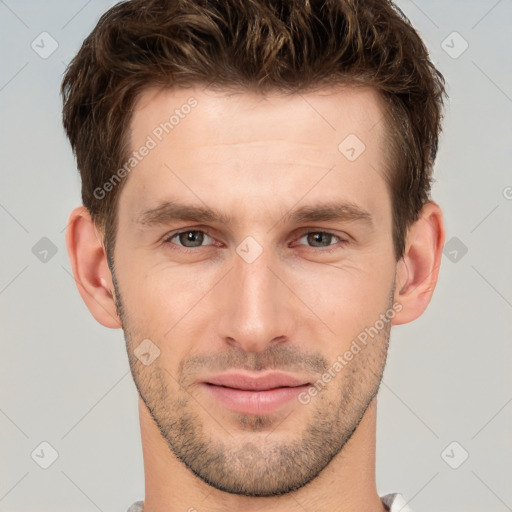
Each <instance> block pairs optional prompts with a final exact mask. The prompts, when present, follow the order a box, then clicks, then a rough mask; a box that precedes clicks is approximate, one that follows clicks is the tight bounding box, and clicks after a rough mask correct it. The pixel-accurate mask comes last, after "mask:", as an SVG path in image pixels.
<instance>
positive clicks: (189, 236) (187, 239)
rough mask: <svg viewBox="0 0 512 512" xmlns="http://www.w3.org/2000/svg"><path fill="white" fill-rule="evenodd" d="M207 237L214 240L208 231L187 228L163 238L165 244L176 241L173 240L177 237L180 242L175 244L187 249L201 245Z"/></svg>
mask: <svg viewBox="0 0 512 512" xmlns="http://www.w3.org/2000/svg"><path fill="white" fill-rule="evenodd" d="M205 237H207V238H210V239H211V240H213V239H212V238H211V237H210V236H209V235H208V234H207V233H205V232H204V231H201V230H197V229H187V230H184V231H179V232H178V233H173V234H171V235H169V236H167V237H165V238H164V239H163V243H164V244H170V243H174V242H172V240H173V239H174V238H177V239H178V241H179V243H177V244H175V245H178V246H180V247H184V248H185V249H193V248H194V247H201V246H202V243H203V241H204V240H205Z"/></svg>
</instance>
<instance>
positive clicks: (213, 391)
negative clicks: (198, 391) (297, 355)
mask: <svg viewBox="0 0 512 512" xmlns="http://www.w3.org/2000/svg"><path fill="white" fill-rule="evenodd" d="M201 384H202V386H203V388H204V389H205V390H206V392H207V393H208V394H209V396H211V397H213V398H214V400H215V401H216V402H217V403H220V404H221V405H222V406H224V407H226V408H227V409H229V410H231V411H233V412H237V413H241V414H259V415H262V414H271V413H272V412H275V411H277V410H278V409H280V408H282V407H284V406H285V405H286V404H288V403H290V402H291V401H292V400H293V399H294V398H296V397H297V396H298V395H299V394H300V393H301V392H303V391H305V390H306V389H307V388H308V387H309V386H310V385H311V384H310V383H309V382H305V381H304V380H303V379H299V378H297V377H293V376H291V375H286V374H283V373H271V374H265V375H264V376H258V377H255V376H252V375H248V374H240V373H236V374H234V373H231V374H224V375H219V376H215V377H211V378H209V379H208V380H207V381H204V382H202V383H201Z"/></svg>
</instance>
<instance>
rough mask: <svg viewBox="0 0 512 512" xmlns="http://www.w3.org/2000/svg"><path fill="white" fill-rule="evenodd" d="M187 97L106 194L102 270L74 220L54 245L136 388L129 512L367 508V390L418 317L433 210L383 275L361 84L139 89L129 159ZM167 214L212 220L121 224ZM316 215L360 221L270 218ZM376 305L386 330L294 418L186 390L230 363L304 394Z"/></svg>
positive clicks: (426, 289) (378, 123)
mask: <svg viewBox="0 0 512 512" xmlns="http://www.w3.org/2000/svg"><path fill="white" fill-rule="evenodd" d="M190 96H193V97H194V98H196V99H197V101H198V105H197V107H195V108H194V109H192V110H191V112H190V114H188V115H187V116H185V118H184V119H181V120H180V122H179V124H178V125H176V126H175V127H174V129H173V130H172V133H170V134H168V135H166V136H164V138H163V140H162V141H161V142H160V143H159V144H158V145H157V146H156V147H155V148H154V149H152V150H151V151H150V152H149V154H148V155H147V156H146V157H145V158H144V159H143V160H142V161H140V162H139V163H138V164H137V166H136V168H134V169H133V171H132V172H131V173H130V174H129V176H128V178H127V182H126V184H125V186H124V188H123V189H122V191H121V195H120V197H119V204H118V218H119V224H118V235H117V243H116V247H115V252H114V255H113V256H114V264H115V275H114V276H113V275H112V273H111V271H110V269H109V267H108V265H107V260H106V255H105V251H104V248H103V244H102V238H101V233H98V232H97V230H96V229H95V226H94V225H93V223H92V221H91V218H90V216H89V214H88V212H87V210H86V209H85V208H83V207H79V208H76V209H75V210H74V211H73V212H72V214H71V216H70V219H69V227H68V231H67V235H66V237H67V238H66V241H67V246H68V251H69V255H70V259H71V264H72V269H73V273H74V276H75V279H76V282H77V284H78V289H79V291H80V293H81V295H82V297H83V300H84V301H85V303H86V304H87V306H88V308H89V310H90V311H91V313H92V314H93V316H94V317H95V318H96V320H97V321H98V322H100V323H101V324H102V325H104V326H107V327H110V328H121V327H122V328H123V330H124V334H125V339H126V345H127V350H128V355H129V361H130V367H131V370H132V375H133V378H134V381H135V384H136V386H137V388H138V391H139V394H140V398H139V413H140V425H141V434H142V444H143V453H144V468H145V485H146V489H145V490H146V495H145V504H144V510H145V512H163V511H166V512H168V511H175V510H176V511H178V510H190V509H191V507H193V509H195V510H197V511H202V510H208V511H212V512H213V511H225V510H245V511H250V512H253V511H268V510H272V511H275V512H291V511H300V510H311V511H313V510H337V511H343V512H349V511H356V510H357V511H359V512H360V511H379V510H381V511H382V510H385V508H384V506H383V504H382V503H381V501H380V498H379V495H378V493H377V489H376V483H375V437H376V410H377V397H376V393H377V391H378V387H379V384H380V381H381V377H382V372H383V369H384V365H385V361H386V355H387V348H388V342H389V334H390V329H391V325H398V324H403V323H407V322H410V321H412V320H414V319H415V318H417V317H419V316H420V315H421V314H422V313H423V311H424V310H425V308H426V307H427V305H428V303H429V301H430V299H431V296H432V293H433V291H434V288H435V285H436V282H437V277H438V270H439V265H440V260H441V251H442V246H443V243H444V227H443V220H442V213H441V210H440V208H439V206H438V205H437V204H436V203H434V202H430V203H428V204H426V205H425V207H424V208H423V210H422V211H421V214H420V218H419V220H418V221H417V222H416V223H415V224H413V225H412V226H411V228H410V229H409V231H408V235H407V241H406V250H405V254H404V256H403V258H402V259H401V260H400V261H399V262H396V260H395V258H394V254H393V242H392V231H391V227H392V214H391V198H390V195H389V191H388V189H387V187H386V183H385V180H384V162H385V155H386V154H385V149H386V146H385V143H384V125H383V122H382V119H383V111H382V105H381V103H380V99H379V97H378V95H377V93H376V92H375V91H374V90H372V89H369V88H364V89H357V90H355V89H350V88H337V89H330V90H324V91H322V92H315V93H308V94H303V95H293V96H283V95H279V94H276V93H273V94H269V95H267V96H266V97H262V96H260V95H257V94H255V93H250V92H247V91H246V92H243V93H237V94H232V93H229V94H228V93H227V92H214V91H212V90H208V89H201V88H191V89H187V90H172V91H170V90H167V91H158V90H156V89H148V90H146V91H145V92H144V93H143V94H142V95H141V96H140V97H139V99H138V102H137V105H136V109H135V111H134V114H133V117H132V120H131V123H130V128H131V140H130V142H131V149H133V150H135V149H136V148H139V147H140V146H141V145H142V144H144V142H145V140H146V138H147V136H148V135H149V134H151V133H152V131H153V130H154V128H155V127H156V126H158V125H159V124H160V123H161V122H162V121H164V120H166V119H167V118H168V117H169V113H172V111H174V109H176V108H180V106H181V105H183V104H184V103H186V101H187V99H188V98H189V97H190ZM351 133H352V134H356V135H357V137H358V138H359V139H360V140H362V141H363V142H364V144H365V145H366V148H365V150H364V152H363V153H362V154H361V155H360V156H359V157H358V158H357V159H356V160H354V161H349V160H348V159H347V158H346V157H345V156H344V155H343V154H342V153H341V152H340V151H339V150H338V144H339V143H340V142H341V141H342V140H343V139H344V138H345V137H346V136H347V135H348V134H351ZM171 200H173V201H180V202H183V203H186V204H188V205H195V206H208V207H211V208H215V209H218V210H220V211H221V212H222V213H224V214H225V215H229V216H231V219H230V220H229V221H228V222H207V223H203V222H194V221H190V220H181V221H179V220H178V221H172V222H171V221H169V222H165V223H162V224H158V225H144V224H141V223H140V222H138V221H139V220H140V218H141V214H142V213H143V212H144V211H147V210H148V209H152V208H155V207H156V206H158V205H160V204H161V203H163V202H165V201H171ZM327 201H350V202H351V203H352V204H355V205H357V206H358V207H360V209H364V210H365V211H367V212H368V213H369V214H370V215H371V219H372V220H371V223H368V222H364V221H361V220H346V219H345V220H330V221H315V222H307V223H291V222H289V221H288V220H287V217H285V214H287V213H289V212H292V211H294V209H296V208H298V207H300V206H304V205H313V206H314V205H320V204H323V203H325V202H327ZM183 229H185V230H189V231H190V230H191V231H195V232H196V233H195V235H194V234H192V237H191V241H190V239H189V241H187V237H186V235H183V236H182V237H174V238H170V237H171V235H172V234H173V233H175V232H176V231H178V230H183ZM197 231H201V232H202V233H203V234H202V235H201V233H199V234H198V233H197ZM319 232H320V233H322V232H328V233H331V234H332V235H333V236H332V237H329V236H328V235H327V236H325V238H322V237H321V235H318V233H319ZM315 234H316V237H315ZM166 236H167V238H166ZM248 236H250V237H253V238H254V239H255V240H256V241H257V242H258V243H259V245H260V247H261V249H262V252H261V254H260V255H259V257H258V258H257V259H255V260H254V261H253V262H251V263H248V262H247V261H246V260H244V259H243V258H242V257H241V256H240V255H239V254H238V253H237V251H236V249H237V247H239V246H240V244H242V242H243V241H244V240H245V239H246V237H248ZM337 237H339V238H337ZM164 238H166V239H167V242H166V243H164V241H163V240H164ZM341 240H345V241H346V243H344V244H342V243H341ZM187 244H188V245H187ZM184 245H186V246H187V247H188V249H189V251H188V252H185V247H184ZM242 246H243V244H242ZM180 249H181V250H180ZM326 249H333V251H332V252H330V253H326V252H325V251H326ZM251 250H254V249H251ZM393 305H395V309H393ZM398 309H399V311H397V310H398ZM390 310H393V312H394V313H395V314H394V316H393V318H392V319H391V320H390V321H388V322H386V323H385V325H384V327H383V328H382V329H380V330H379V332H378V334H377V335H376V336H374V337H373V338H372V339H371V340H370V341H369V343H368V344H367V345H366V346H364V348H363V349H362V350H361V351H360V352H359V353H358V354H357V355H355V356H354V357H353V359H352V360H351V361H349V362H348V363H347V365H346V366H345V367H343V369H342V370H341V371H339V372H337V373H336V376H335V377H334V378H332V380H331V381H330V382H329V383H328V384H327V385H326V386H325V388H324V389H323V390H322V391H321V392H320V393H318V395H317V396H314V397H312V398H311V401H310V402H309V403H308V404H301V403H299V401H297V400H292V401H291V402H288V403H287V404H285V405H284V406H283V407H282V408H280V409H279V410H278V411H276V412H275V413H272V414H260V415H249V414H238V413H234V412H231V411H230V410H228V409H226V408H225V407H224V406H223V405H222V404H220V403H218V402H216V401H215V400H214V399H212V398H211V397H210V396H209V395H208V394H207V393H206V392H205V390H204V389H203V388H202V387H201V386H200V385H199V383H200V382H201V381H202V380H204V379H206V378H207V377H209V376H212V375H216V374H220V373H223V372H224V371H227V370H230V369H235V368H236V369H244V370H250V371H255V372H257V371H260V370H264V369H275V370H278V371H285V372H287V373H290V374H292V375H295V376H297V377H300V378H303V379H305V380H307V381H308V382H315V381H317V380H318V379H319V378H321V377H322V374H324V373H325V371H326V370H327V369H328V368H329V367H332V365H333V363H334V362H335V361H336V360H337V357H338V356H339V355H342V354H344V353H345V352H346V351H347V350H348V349H349V348H350V345H351V342H352V341H353V340H354V339H356V338H357V336H358V334H359V333H361V332H363V331H364V330H365V328H368V327H370V326H374V325H375V324H376V321H377V320H378V319H379V318H382V317H379V315H381V314H383V313H385V312H386V311H390ZM144 339H150V340H151V342H152V343H154V345H156V346H157V347H158V349H159V350H160V354H159V356H158V357H157V358H156V359H155V360H154V361H153V362H152V363H151V364H150V365H148V366H146V365H144V364H142V363H141V361H140V360H139V359H138V358H137V357H136V356H135V354H134V350H135V349H136V348H137V346H138V345H139V343H141V341H142V340H144ZM193 509H192V510H193Z"/></svg>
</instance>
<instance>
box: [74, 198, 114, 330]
mask: <svg viewBox="0 0 512 512" xmlns="http://www.w3.org/2000/svg"><path fill="white" fill-rule="evenodd" d="M66 246H67V249H68V255H69V259H70V261H71V269H72V271H73V276H74V278H75V282H76V285H77V287H78V291H79V292H80V295H81V296H82V299H83V301H84V302H85V304H86V306H87V307H88V308H89V311H90V312H91V313H92V316H94V318H95V319H96V320H97V321H98V322H99V323H100V324H102V325H104V326H105V327H110V328H112V329H117V328H121V327H122V323H121V319H120V318H119V316H118V315H117V310H116V304H115V299H114V291H113V290H114V285H113V283H112V275H111V273H110V269H109V268H108V264H107V255H106V253H105V250H104V248H103V245H102V243H101V241H100V239H99V236H98V234H97V231H96V226H95V225H94V223H93V221H92V218H91V216H90V214H89V211H88V210H87V209H86V208H85V207H83V206H80V207H78V208H75V209H74V210H73V211H72V212H71V215H70V216H69V219H68V227H67V230H66Z"/></svg>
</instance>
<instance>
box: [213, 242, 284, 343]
mask: <svg viewBox="0 0 512 512" xmlns="http://www.w3.org/2000/svg"><path fill="white" fill-rule="evenodd" d="M248 243H249V244H250V243H251V242H250V241H249V242H248ZM245 249H248V250H247V252H245V253H244V252H243V250H244V245H243V243H242V244H240V246H239V248H238V249H237V252H239V253H240V250H242V252H241V254H242V255H241V256H240V255H239V254H236V255H234V261H233V268H232V270H231V272H230V273H229V276H228V280H227V282H226V283H225V289H224V293H223V304H222V306H221V311H222V313H221V315H222V317H221V321H220V325H219V329H220V332H219V334H220V336H221V337H222V338H223V339H224V340H225V341H226V342H228V343H231V344H236V345H238V346H240V347H241V348H243V349H244V350H246V351H260V350H263V349H264V348H265V347H266V346H267V345H268V344H269V343H271V342H272V341H273V340H276V339H277V338H282V337H286V338H287V337H289V336H290V329H291V327H292V326H291V316H290V312H289V297H288V298H287V297H285V296H284V295H285V294H286V287H285V286H284V285H283V283H281V282H280V281H279V279H278V278H277V277H276V275H275V273H274V272H275V270H274V269H272V270H274V272H273V271H272V270H270V269H271V268H272V267H275V266H278V265H276V259H275V258H274V257H273V256H272V254H271V251H270V250H269V249H265V250H263V251H262V252H261V253H260V255H259V256H258V257H257V258H256V259H254V260H253V261H251V259H250V258H244V255H247V254H250V252H251V251H254V249H255V248H254V246H253V247H251V246H250V245H249V247H245ZM269 267H270V268H269ZM288 293H289V292H288ZM287 299H288V300H287Z"/></svg>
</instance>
